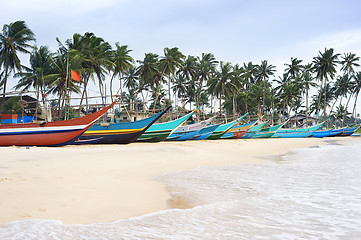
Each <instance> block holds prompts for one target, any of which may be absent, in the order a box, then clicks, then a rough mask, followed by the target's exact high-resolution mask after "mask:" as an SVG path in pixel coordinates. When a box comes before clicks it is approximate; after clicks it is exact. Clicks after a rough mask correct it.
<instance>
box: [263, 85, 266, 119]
mask: <svg viewBox="0 0 361 240" xmlns="http://www.w3.org/2000/svg"><path fill="white" fill-rule="evenodd" d="M265 98H266V78H265V79H264V80H263V99H262V101H263V103H262V105H263V107H262V114H263V112H264V110H265V106H264V103H265Z"/></svg>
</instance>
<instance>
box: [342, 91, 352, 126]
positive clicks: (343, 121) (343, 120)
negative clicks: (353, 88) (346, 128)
mask: <svg viewBox="0 0 361 240" xmlns="http://www.w3.org/2000/svg"><path fill="white" fill-rule="evenodd" d="M351 97H352V94H350V96H349V98H348V100H347V103H346V107H345V113H344V114H343V118H342V125H343V124H345V117H346V113H347V106H348V104H349V102H350V99H351Z"/></svg>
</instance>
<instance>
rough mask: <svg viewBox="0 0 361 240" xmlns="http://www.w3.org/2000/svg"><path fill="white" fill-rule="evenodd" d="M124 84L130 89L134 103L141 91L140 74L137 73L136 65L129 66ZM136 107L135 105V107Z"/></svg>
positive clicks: (124, 76) (124, 77)
mask: <svg viewBox="0 0 361 240" xmlns="http://www.w3.org/2000/svg"><path fill="white" fill-rule="evenodd" d="M123 79H124V86H125V87H126V88H127V89H128V92H129V96H131V97H132V100H133V104H135V101H136V100H137V97H138V93H139V83H138V80H139V76H138V75H137V74H136V68H135V67H134V66H131V67H129V68H128V69H127V70H126V71H125V73H124V75H123ZM133 109H135V106H134V107H133Z"/></svg>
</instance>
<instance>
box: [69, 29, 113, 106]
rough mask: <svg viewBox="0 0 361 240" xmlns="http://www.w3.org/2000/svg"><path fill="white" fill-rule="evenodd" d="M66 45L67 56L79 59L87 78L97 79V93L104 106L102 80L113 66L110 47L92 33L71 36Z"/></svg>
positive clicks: (86, 81)
mask: <svg viewBox="0 0 361 240" xmlns="http://www.w3.org/2000/svg"><path fill="white" fill-rule="evenodd" d="M66 44H67V45H68V49H69V54H70V55H74V56H73V57H72V58H73V59H74V60H77V59H78V58H79V59H81V66H82V68H83V69H85V72H86V73H88V76H92V75H94V74H95V76H96V77H97V79H98V85H99V91H100V94H101V98H102V103H103V104H104V103H105V102H104V93H103V92H104V86H103V85H104V84H103V81H104V78H105V73H106V71H107V70H110V69H111V68H112V66H113V63H112V54H113V51H112V47H111V46H110V44H109V43H108V42H105V41H104V39H103V38H100V37H96V36H95V35H94V33H89V32H87V33H85V34H84V36H81V35H79V34H74V35H73V41H71V40H70V39H69V40H67V41H66ZM88 80H89V78H87V79H86V80H85V82H84V90H83V94H82V99H81V101H80V105H81V104H82V100H83V97H84V95H85V92H86V86H87V83H88Z"/></svg>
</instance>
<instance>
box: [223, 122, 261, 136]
mask: <svg viewBox="0 0 361 240" xmlns="http://www.w3.org/2000/svg"><path fill="white" fill-rule="evenodd" d="M257 122H258V120H256V121H253V122H250V123H247V124H244V125H239V126H234V127H231V128H230V129H229V130H228V131H227V132H226V133H225V134H224V135H223V136H222V137H221V139H239V138H241V137H243V136H244V135H245V134H246V133H247V132H248V130H250V129H251V128H252V127H253V126H254V125H256V124H257Z"/></svg>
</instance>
